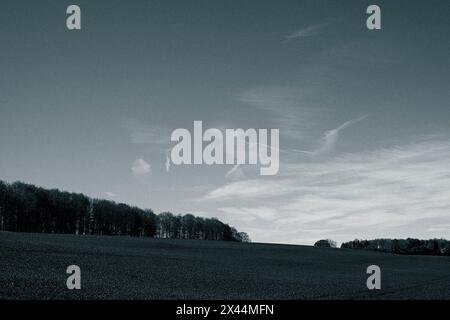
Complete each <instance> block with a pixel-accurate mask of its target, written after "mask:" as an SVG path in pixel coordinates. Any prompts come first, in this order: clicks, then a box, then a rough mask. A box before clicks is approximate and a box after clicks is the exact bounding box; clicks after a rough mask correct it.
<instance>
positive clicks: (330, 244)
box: [314, 239, 337, 248]
mask: <svg viewBox="0 0 450 320" xmlns="http://www.w3.org/2000/svg"><path fill="white" fill-rule="evenodd" d="M314 247H322V248H336V247H337V244H336V241H333V240H330V239H322V240H319V241H316V243H314Z"/></svg>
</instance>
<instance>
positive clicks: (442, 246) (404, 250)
mask: <svg viewBox="0 0 450 320" xmlns="http://www.w3.org/2000/svg"><path fill="white" fill-rule="evenodd" d="M341 248H348V249H361V250H373V251H382V252H389V253H396V254H411V255H433V256H450V241H448V240H445V239H430V240H419V239H412V238H408V239H375V240H358V239H356V240H353V241H350V242H344V243H342V245H341Z"/></svg>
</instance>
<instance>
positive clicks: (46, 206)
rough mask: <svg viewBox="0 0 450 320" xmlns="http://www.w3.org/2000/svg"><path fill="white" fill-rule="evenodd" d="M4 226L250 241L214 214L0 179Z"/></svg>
mask: <svg viewBox="0 0 450 320" xmlns="http://www.w3.org/2000/svg"><path fill="white" fill-rule="evenodd" d="M0 231H15V232H35V233H67V234H79V235H86V234H88V235H124V236H125V235H126V236H133V237H141V236H145V237H157V238H171V239H202V240H224V241H239V242H247V241H250V239H249V237H248V235H247V234H246V233H244V232H238V231H237V230H236V229H235V228H233V227H230V226H229V225H227V224H225V223H223V222H221V221H219V220H218V219H216V218H201V217H195V216H194V215H192V214H186V215H174V214H172V213H170V212H164V213H161V214H159V215H156V214H155V213H154V212H153V211H152V210H150V209H146V210H143V209H140V208H137V207H132V206H129V205H126V204H123V203H115V202H113V201H107V200H100V199H91V198H88V197H87V196H85V195H83V194H78V193H69V192H63V191H60V190H57V189H52V190H47V189H43V188H39V187H36V186H34V185H30V184H25V183H21V182H15V183H12V184H9V183H6V182H3V181H1V180H0Z"/></svg>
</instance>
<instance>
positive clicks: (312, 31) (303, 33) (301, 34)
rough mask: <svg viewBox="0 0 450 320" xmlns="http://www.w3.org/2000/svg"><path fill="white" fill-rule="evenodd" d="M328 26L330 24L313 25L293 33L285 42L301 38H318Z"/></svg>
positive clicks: (286, 37)
mask: <svg viewBox="0 0 450 320" xmlns="http://www.w3.org/2000/svg"><path fill="white" fill-rule="evenodd" d="M326 26H328V23H321V24H315V25H311V26H308V27H305V28H302V29H300V30H297V31H295V32H292V33H290V34H288V35H287V36H285V37H284V39H285V41H292V40H294V39H299V38H308V37H312V36H316V35H318V34H320V33H321V31H322V30H323V29H324V28H325V27H326Z"/></svg>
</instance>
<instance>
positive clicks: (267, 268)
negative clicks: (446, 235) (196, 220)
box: [0, 232, 450, 299]
mask: <svg viewBox="0 0 450 320" xmlns="http://www.w3.org/2000/svg"><path fill="white" fill-rule="evenodd" d="M71 264H76V265H78V266H80V268H81V279H82V289H81V290H74V291H70V290H67V289H66V279H67V276H68V275H66V273H65V271H66V268H67V266H69V265H71ZM371 264H376V265H379V266H380V267H381V270H382V290H378V291H369V290H368V289H367V288H366V279H367V275H366V273H365V271H366V268H367V266H368V265H371ZM0 298H1V299H344V298H346V299H348V298H350V299H450V258H448V257H425V256H396V255H391V254H384V253H376V252H364V251H354V250H344V249H319V248H313V247H304V246H289V245H271V244H245V243H244V244H242V243H227V242H210V241H200V240H193V241H189V240H163V239H148V238H129V237H126V238H125V237H123V238H122V237H105V236H104V237H96V236H73V235H45V234H22V233H20V234H19V233H1V232H0Z"/></svg>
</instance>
